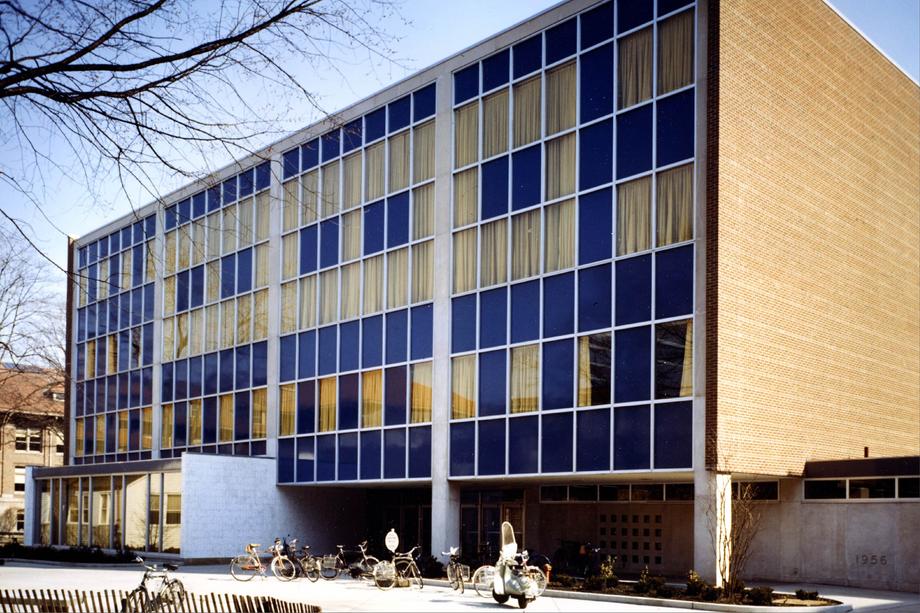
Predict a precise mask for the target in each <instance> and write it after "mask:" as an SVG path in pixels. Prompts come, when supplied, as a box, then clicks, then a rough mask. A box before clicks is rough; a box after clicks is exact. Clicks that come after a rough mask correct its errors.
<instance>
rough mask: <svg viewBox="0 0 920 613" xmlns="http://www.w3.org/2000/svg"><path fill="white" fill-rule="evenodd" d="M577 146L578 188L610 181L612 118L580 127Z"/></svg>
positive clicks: (611, 169)
mask: <svg viewBox="0 0 920 613" xmlns="http://www.w3.org/2000/svg"><path fill="white" fill-rule="evenodd" d="M579 147H580V151H581V154H580V157H579V181H580V183H579V185H580V189H590V188H592V187H595V186H598V185H603V184H604V183H610V181H611V180H612V179H613V120H612V119H607V120H604V121H601V122H600V123H596V124H594V125H592V126H591V127H588V128H584V129H582V131H581V138H580V141H579Z"/></svg>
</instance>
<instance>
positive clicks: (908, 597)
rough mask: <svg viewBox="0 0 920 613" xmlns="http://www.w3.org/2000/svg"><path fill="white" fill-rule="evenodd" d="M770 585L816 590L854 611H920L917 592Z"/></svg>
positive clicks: (782, 589) (781, 588) (790, 589)
mask: <svg viewBox="0 0 920 613" xmlns="http://www.w3.org/2000/svg"><path fill="white" fill-rule="evenodd" d="M772 587H773V590H774V591H777V592H787V593H792V592H795V591H796V590H798V589H803V590H810V591H813V590H817V591H818V593H819V594H820V595H821V596H826V597H828V598H831V599H833V600H839V601H840V602H844V603H846V604H848V605H850V606H852V607H853V610H854V611H859V612H860V613H868V612H872V611H886V612H887V613H920V595H918V594H909V593H906V592H886V591H884V590H867V589H863V588H856V587H840V586H837V585H816V584H813V583H799V584H792V583H778V584H773V586H772Z"/></svg>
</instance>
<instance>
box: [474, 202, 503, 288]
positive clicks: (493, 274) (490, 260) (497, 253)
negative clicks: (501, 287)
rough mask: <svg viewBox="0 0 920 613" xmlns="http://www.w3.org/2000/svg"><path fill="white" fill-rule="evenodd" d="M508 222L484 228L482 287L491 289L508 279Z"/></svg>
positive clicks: (481, 258)
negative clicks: (491, 286)
mask: <svg viewBox="0 0 920 613" xmlns="http://www.w3.org/2000/svg"><path fill="white" fill-rule="evenodd" d="M507 226H508V222H507V220H505V219H500V220H498V221H493V222H492V223H489V224H485V225H483V226H482V246H481V253H480V260H481V262H480V263H481V270H480V285H481V286H482V287H489V286H490V285H495V284H497V283H504V282H505V281H506V280H507V279H508V270H507V268H508V265H507V263H508V230H507Z"/></svg>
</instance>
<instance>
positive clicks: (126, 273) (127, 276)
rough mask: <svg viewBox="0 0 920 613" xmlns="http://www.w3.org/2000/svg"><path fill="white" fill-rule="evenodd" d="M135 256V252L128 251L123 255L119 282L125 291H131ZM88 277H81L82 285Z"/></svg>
mask: <svg viewBox="0 0 920 613" xmlns="http://www.w3.org/2000/svg"><path fill="white" fill-rule="evenodd" d="M133 256H134V251H133V250H132V249H128V250H126V251H124V252H122V254H121V274H120V275H119V278H118V282H119V288H120V289H121V290H122V291H124V290H127V289H131V281H132V279H131V270H132V266H133V259H134V258H133ZM85 278H86V277H81V284H82V283H83V280H84V279H85Z"/></svg>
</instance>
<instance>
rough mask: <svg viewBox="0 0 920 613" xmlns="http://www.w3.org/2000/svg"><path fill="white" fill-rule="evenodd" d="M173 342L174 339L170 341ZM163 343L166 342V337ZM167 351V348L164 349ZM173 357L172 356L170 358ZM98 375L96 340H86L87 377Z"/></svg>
mask: <svg viewBox="0 0 920 613" xmlns="http://www.w3.org/2000/svg"><path fill="white" fill-rule="evenodd" d="M169 323H170V324H172V320H171V319H170V320H169ZM163 328H164V330H165V328H166V324H165V323H164V325H163ZM170 342H172V341H170ZM163 344H164V345H165V344H166V340H165V338H164V340H163ZM164 353H165V350H164ZM170 359H172V358H170ZM95 376H96V341H86V378H87V379H92V378H93V377H95Z"/></svg>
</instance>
